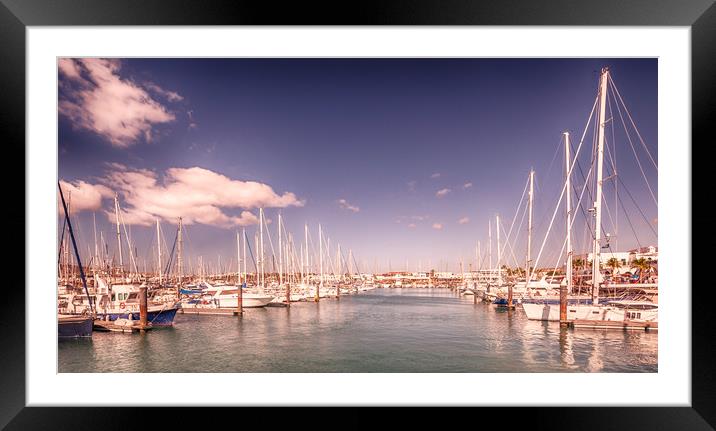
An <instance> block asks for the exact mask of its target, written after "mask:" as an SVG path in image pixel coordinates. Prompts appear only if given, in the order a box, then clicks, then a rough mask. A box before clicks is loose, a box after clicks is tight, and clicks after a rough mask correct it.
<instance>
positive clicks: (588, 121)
mask: <svg viewBox="0 0 716 431" xmlns="http://www.w3.org/2000/svg"><path fill="white" fill-rule="evenodd" d="M594 106H596V101H595V105H594ZM593 113H594V108H592V113H591V114H589V119H588V120H587V125H586V126H585V129H584V133H583V134H582V139H580V141H579V146H578V147H577V151H576V152H575V154H574V160H573V161H572V164H571V166H570V167H569V170H568V171H567V175H571V174H572V171H573V170H574V165H575V163H576V162H577V159H578V157H579V152H580V150H581V149H582V144H583V143H584V136H585V135H586V133H587V128H588V126H589V123H590V122H591V120H592V114H593ZM589 172H590V174H591V172H592V170H591V169H590V170H589ZM585 188H586V185H585ZM566 190H567V182H566V181H565V182H564V185H563V186H562V192H561V193H560V194H559V200H558V201H557V205H556V206H555V208H554V212H553V213H552V219H551V220H550V222H549V227H548V228H547V233H546V234H545V237H544V240H543V241H542V245H541V246H540V250H539V253H538V254H537V259H535V264H534V267H535V268H537V266H538V265H537V264H538V263H539V259H540V257H542V251H543V250H544V246H545V244H546V243H547V238H549V233H550V231H551V230H552V224H553V223H554V219H555V217H556V215H557V211H558V210H559V206H560V204H561V203H562V198H563V197H564V194H565V191H566ZM567 192H569V191H567ZM582 192H584V189H582ZM580 202H581V199H580Z"/></svg>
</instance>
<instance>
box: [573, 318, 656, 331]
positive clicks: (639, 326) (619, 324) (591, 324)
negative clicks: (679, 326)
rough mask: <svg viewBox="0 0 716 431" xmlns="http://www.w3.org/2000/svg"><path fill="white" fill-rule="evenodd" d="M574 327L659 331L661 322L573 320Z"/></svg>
mask: <svg viewBox="0 0 716 431" xmlns="http://www.w3.org/2000/svg"><path fill="white" fill-rule="evenodd" d="M570 325H571V326H572V327H573V328H590V329H619V330H623V331H634V330H642V331H658V330H659V322H635V321H631V320H624V321H615V320H573V321H571V322H570Z"/></svg>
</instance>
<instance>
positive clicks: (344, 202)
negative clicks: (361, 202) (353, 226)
mask: <svg viewBox="0 0 716 431" xmlns="http://www.w3.org/2000/svg"><path fill="white" fill-rule="evenodd" d="M336 202H338V206H339V207H341V209H344V210H348V211H352V212H354V213H357V212H358V211H360V208H359V207H357V206H355V205H351V204H349V203H348V201H347V200H345V199H338V200H337V201H336Z"/></svg>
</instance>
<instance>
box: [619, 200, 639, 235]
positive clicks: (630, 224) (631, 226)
mask: <svg viewBox="0 0 716 431" xmlns="http://www.w3.org/2000/svg"><path fill="white" fill-rule="evenodd" d="M627 193H628V192H627ZM619 203H620V204H621V206H622V210H624V215H626V219H627V223H629V227H630V228H631V232H632V233H633V234H634V239H636V245H637V246H638V247H639V248H641V242H640V241H639V237H638V236H637V234H636V231H635V230H634V225H632V223H631V218H629V214H628V213H627V212H626V208H625V207H624V202H622V200H621V198H620V199H619Z"/></svg>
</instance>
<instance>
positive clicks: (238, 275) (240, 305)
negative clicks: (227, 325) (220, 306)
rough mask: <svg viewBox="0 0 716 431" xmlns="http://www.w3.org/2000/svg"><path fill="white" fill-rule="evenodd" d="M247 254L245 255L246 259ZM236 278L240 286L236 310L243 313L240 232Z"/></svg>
mask: <svg viewBox="0 0 716 431" xmlns="http://www.w3.org/2000/svg"><path fill="white" fill-rule="evenodd" d="M245 258H246V256H244V259H245ZM236 263H237V265H236V280H237V283H236V284H237V286H236V287H237V288H238V294H237V295H236V297H237V304H236V312H237V313H239V314H241V313H243V311H244V292H243V288H242V287H241V240H240V238H239V232H238V231H237V232H236Z"/></svg>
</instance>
